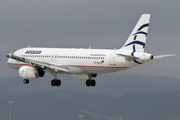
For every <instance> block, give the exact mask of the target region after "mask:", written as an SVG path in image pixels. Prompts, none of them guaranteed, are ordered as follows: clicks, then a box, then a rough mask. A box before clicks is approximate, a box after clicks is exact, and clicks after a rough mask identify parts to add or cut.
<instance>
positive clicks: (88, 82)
mask: <svg viewBox="0 0 180 120" xmlns="http://www.w3.org/2000/svg"><path fill="white" fill-rule="evenodd" d="M95 85H96V81H95V80H93V79H88V80H87V81H86V86H88V87H90V86H92V87H94V86H95Z"/></svg>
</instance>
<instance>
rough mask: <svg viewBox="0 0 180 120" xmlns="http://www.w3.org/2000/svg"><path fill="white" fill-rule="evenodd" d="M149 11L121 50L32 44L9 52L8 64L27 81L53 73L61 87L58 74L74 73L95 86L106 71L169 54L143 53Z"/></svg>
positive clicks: (52, 82)
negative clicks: (47, 46) (52, 46)
mask: <svg viewBox="0 0 180 120" xmlns="http://www.w3.org/2000/svg"><path fill="white" fill-rule="evenodd" d="M150 16H151V15H150V14H143V15H142V16H141V17H140V19H139V21H138V22H137V24H136V26H135V27H134V29H133V31H132V33H131V34H130V36H129V38H128V39H127V41H126V43H125V44H124V46H123V47H121V48H120V49H91V48H88V49H82V48H79V49H75V48H70V49H69V48H68V49H67V48H41V47H30V46H28V47H27V48H22V49H19V50H17V51H15V52H10V53H9V54H8V55H6V57H8V58H9V59H8V61H7V64H8V65H9V66H10V67H11V68H13V69H15V70H19V75H20V76H21V77H22V78H24V80H23V82H24V84H28V83H29V79H36V78H39V77H43V76H44V74H45V73H47V72H48V73H51V74H52V75H53V76H54V79H53V80H51V85H52V86H60V85H61V81H60V80H59V79H57V74H71V75H72V76H73V77H74V78H77V79H87V80H86V85H87V86H88V87H90V86H92V87H94V86H95V85H96V81H95V80H94V78H95V77H96V76H97V75H98V74H107V73H113V72H118V71H122V70H126V69H129V68H131V67H134V66H138V65H141V64H143V63H145V62H148V61H150V60H153V59H159V58H165V57H167V56H175V54H169V55H167V54H166V55H157V56H153V55H152V54H150V53H146V52H144V50H145V43H146V38H147V33H148V28H149V21H150Z"/></svg>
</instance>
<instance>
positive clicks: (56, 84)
mask: <svg viewBox="0 0 180 120" xmlns="http://www.w3.org/2000/svg"><path fill="white" fill-rule="evenodd" d="M51 85H52V86H53V87H55V86H58V87H59V86H60V85H61V81H60V80H59V79H53V80H52V81H51Z"/></svg>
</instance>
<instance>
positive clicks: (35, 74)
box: [19, 66, 44, 79]
mask: <svg viewBox="0 0 180 120" xmlns="http://www.w3.org/2000/svg"><path fill="white" fill-rule="evenodd" d="M19 75H20V76H21V77H22V78H24V79H36V78H39V77H43V76H44V71H43V70H40V69H37V68H34V67H30V66H22V67H21V68H20V69H19Z"/></svg>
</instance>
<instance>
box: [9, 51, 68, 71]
mask: <svg viewBox="0 0 180 120" xmlns="http://www.w3.org/2000/svg"><path fill="white" fill-rule="evenodd" d="M6 57H8V58H11V59H14V60H18V61H20V62H24V63H28V64H29V65H31V66H34V67H36V68H41V69H47V68H49V69H51V70H53V71H55V72H63V73H69V69H68V68H67V67H62V66H61V65H60V64H57V63H50V62H41V61H35V60H32V59H28V58H22V57H19V56H16V55H14V54H13V52H10V53H9V54H8V55H6Z"/></svg>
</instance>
